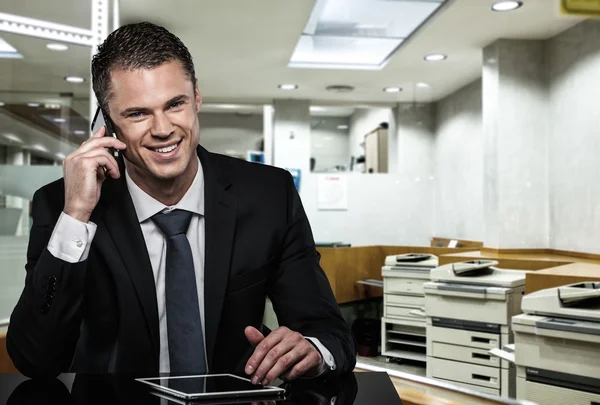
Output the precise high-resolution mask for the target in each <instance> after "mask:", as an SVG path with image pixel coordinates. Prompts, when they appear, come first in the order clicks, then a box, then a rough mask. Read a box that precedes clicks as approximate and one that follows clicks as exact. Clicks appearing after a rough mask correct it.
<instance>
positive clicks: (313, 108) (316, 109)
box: [310, 105, 325, 112]
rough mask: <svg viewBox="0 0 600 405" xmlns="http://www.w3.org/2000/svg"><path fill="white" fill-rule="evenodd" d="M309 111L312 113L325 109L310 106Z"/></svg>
mask: <svg viewBox="0 0 600 405" xmlns="http://www.w3.org/2000/svg"><path fill="white" fill-rule="evenodd" d="M310 111H312V112H318V111H325V107H319V106H316V105H311V106H310Z"/></svg>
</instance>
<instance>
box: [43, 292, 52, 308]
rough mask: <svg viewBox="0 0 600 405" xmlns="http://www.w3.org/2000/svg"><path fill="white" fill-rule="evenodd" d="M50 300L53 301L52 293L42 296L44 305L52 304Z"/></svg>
mask: <svg viewBox="0 0 600 405" xmlns="http://www.w3.org/2000/svg"><path fill="white" fill-rule="evenodd" d="M52 301H54V296H53V295H52V294H49V295H46V296H45V297H44V302H45V303H46V305H52Z"/></svg>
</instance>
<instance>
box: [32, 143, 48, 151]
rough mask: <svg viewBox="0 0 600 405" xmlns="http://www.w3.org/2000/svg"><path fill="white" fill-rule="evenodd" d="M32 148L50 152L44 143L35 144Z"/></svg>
mask: <svg viewBox="0 0 600 405" xmlns="http://www.w3.org/2000/svg"><path fill="white" fill-rule="evenodd" d="M31 148H32V149H35V150H39V151H40V152H48V149H47V148H46V147H45V146H44V145H40V144H37V145H33V146H32V147H31Z"/></svg>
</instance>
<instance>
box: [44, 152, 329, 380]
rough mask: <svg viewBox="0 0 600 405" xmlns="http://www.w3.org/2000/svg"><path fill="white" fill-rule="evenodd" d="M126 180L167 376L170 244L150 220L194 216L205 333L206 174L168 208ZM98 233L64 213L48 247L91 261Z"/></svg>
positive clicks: (192, 236) (190, 234) (325, 366)
mask: <svg viewBox="0 0 600 405" xmlns="http://www.w3.org/2000/svg"><path fill="white" fill-rule="evenodd" d="M125 178H126V182H127V187H128V189H129V194H130V195H131V199H132V201H133V205H134V207H135V211H136V214H137V217H138V221H139V222H140V227H141V229H142V234H143V235H144V240H145V242H146V247H147V250H148V256H149V258H150V263H151V265H152V272H153V273H154V282H155V286H156V301H157V304H158V322H159V323H158V326H159V333H160V357H159V371H160V372H161V373H163V372H164V373H168V372H169V370H170V365H169V340H168V336H167V311H166V307H165V271H166V253H167V243H166V239H165V238H164V236H163V234H162V233H161V231H160V230H159V229H158V227H157V226H156V224H155V223H154V221H152V219H151V217H152V216H153V215H155V214H157V213H159V212H163V211H164V212H168V211H171V210H174V209H182V210H185V211H189V212H192V213H193V215H192V219H191V221H190V225H189V228H188V231H187V238H188V240H189V242H190V246H191V248H192V256H193V261H194V268H195V273H196V285H197V288H198V303H199V305H200V319H201V320H202V325H203V328H202V330H203V332H204V325H205V322H204V252H205V224H204V172H203V170H202V165H201V164H200V160H199V159H198V172H197V173H196V177H194V181H193V183H192V185H191V186H190V188H189V189H188V191H187V192H186V193H185V195H184V196H183V198H182V199H181V200H180V201H179V202H178V203H177V204H175V205H174V206H166V205H164V204H163V203H161V202H159V201H157V200H156V199H154V198H153V197H151V196H150V195H148V194H147V193H146V192H144V191H143V190H142V189H141V188H140V187H139V186H138V185H137V184H135V182H134V181H133V180H132V179H131V177H130V176H129V173H127V170H126V171H125ZM95 233H96V224H94V223H92V222H88V223H87V224H86V223H83V222H81V221H79V220H77V219H75V218H73V217H71V216H69V215H67V214H65V213H64V212H63V213H62V214H61V216H60V217H59V220H58V222H57V223H56V226H55V227H54V231H53V233H52V236H51V238H50V241H49V243H48V251H50V253H52V255H53V256H54V257H56V258H58V259H61V260H64V261H66V262H69V263H76V262H80V261H84V260H86V259H87V257H88V254H89V250H90V245H91V243H92V240H93V238H94V235H95ZM204 333H205V332H204ZM306 339H308V340H309V341H310V342H312V343H313V345H314V346H315V347H316V348H317V349H318V350H319V352H320V353H321V356H322V357H323V362H322V364H321V366H320V368H319V374H322V373H323V372H325V371H326V370H334V369H335V367H336V365H335V359H334V358H333V355H332V354H331V352H329V350H327V348H326V347H325V346H324V345H323V344H322V343H321V342H320V341H319V340H318V339H316V338H312V337H306ZM205 341H206V339H205ZM205 350H206V348H205ZM205 358H206V357H205Z"/></svg>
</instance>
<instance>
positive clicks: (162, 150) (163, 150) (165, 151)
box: [154, 144, 177, 153]
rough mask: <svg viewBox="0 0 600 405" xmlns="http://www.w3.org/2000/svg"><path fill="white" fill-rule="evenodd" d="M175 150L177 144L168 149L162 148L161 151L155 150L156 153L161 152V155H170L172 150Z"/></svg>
mask: <svg viewBox="0 0 600 405" xmlns="http://www.w3.org/2000/svg"><path fill="white" fill-rule="evenodd" d="M175 148H177V144H175V145H171V146H167V147H166V148H160V149H154V150H155V151H156V152H160V153H169V152H171V151H172V150H175Z"/></svg>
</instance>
